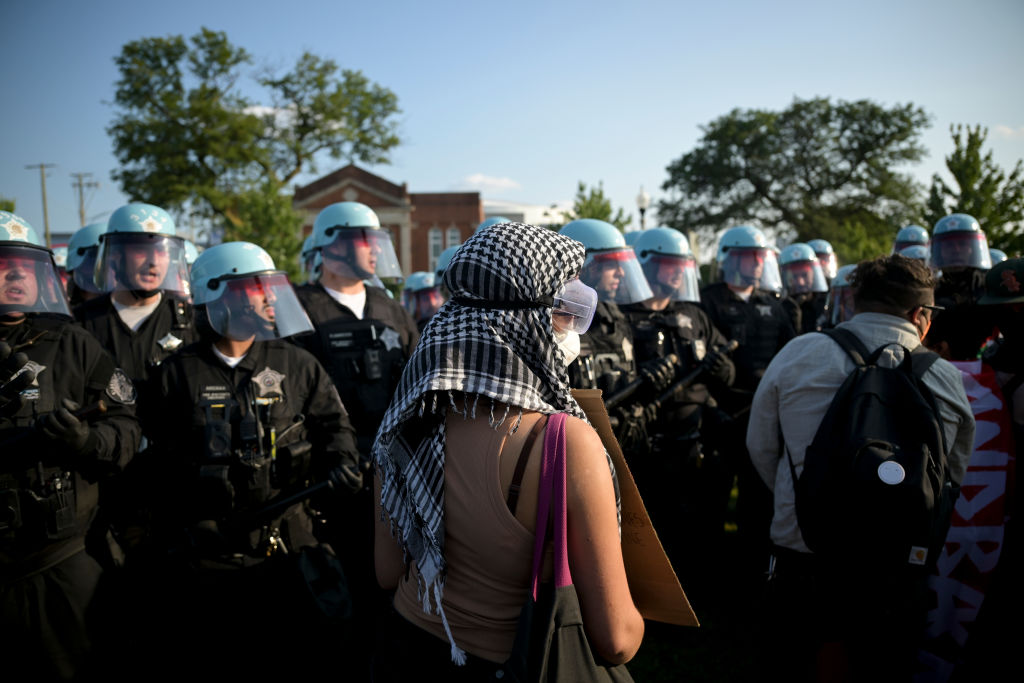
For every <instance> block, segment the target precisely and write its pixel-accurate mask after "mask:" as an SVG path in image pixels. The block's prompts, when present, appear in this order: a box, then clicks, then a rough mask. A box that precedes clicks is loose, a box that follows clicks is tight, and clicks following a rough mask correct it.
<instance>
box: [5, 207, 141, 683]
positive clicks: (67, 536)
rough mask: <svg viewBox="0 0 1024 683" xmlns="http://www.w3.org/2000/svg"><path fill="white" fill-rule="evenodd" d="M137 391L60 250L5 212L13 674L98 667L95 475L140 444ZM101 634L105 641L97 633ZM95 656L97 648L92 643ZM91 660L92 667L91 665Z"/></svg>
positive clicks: (8, 626)
mask: <svg viewBox="0 0 1024 683" xmlns="http://www.w3.org/2000/svg"><path fill="white" fill-rule="evenodd" d="M134 402H135V391H134V388H133V387H132V383H131V381H130V380H129V379H128V377H127V376H126V375H125V373H123V372H122V371H121V370H119V369H118V368H117V367H116V366H115V365H114V361H113V360H112V359H111V358H110V356H109V355H107V353H106V352H105V351H104V350H103V348H102V347H101V346H100V345H99V343H98V342H97V341H96V340H95V339H93V338H92V337H91V336H90V335H89V334H88V333H86V332H85V331H84V330H82V329H81V328H79V327H78V326H76V325H74V324H73V323H72V319H71V312H70V310H69V308H68V304H67V299H66V298H65V294H64V291H63V288H62V287H61V284H60V279H59V277H58V275H57V270H56V266H55V264H54V262H53V258H52V255H51V252H50V251H49V250H48V249H46V247H45V246H44V245H43V243H42V242H41V241H40V240H39V238H38V236H37V235H36V232H35V231H34V230H33V229H32V227H31V226H30V225H29V224H28V223H27V222H26V221H24V220H23V219H21V218H19V217H18V216H15V215H14V214H11V213H8V212H6V211H0V453H2V454H3V455H2V457H0V500H2V503H0V510H2V511H3V512H2V513H0V643H2V645H0V648H2V650H3V652H4V653H5V654H4V657H3V672H4V677H5V679H7V680H12V681H13V680H38V679H57V678H71V677H73V676H76V675H79V676H86V675H89V674H90V673H100V669H99V668H98V666H95V665H98V664H99V663H100V662H101V659H100V658H98V657H97V658H96V659H94V660H91V659H90V653H91V652H92V651H93V648H94V646H95V647H101V646H102V644H103V643H102V636H103V633H104V629H102V628H100V629H99V630H97V629H98V624H97V622H96V621H94V617H99V616H103V617H110V616H111V615H110V612H109V610H108V609H107V608H108V606H109V605H108V604H107V603H105V602H103V600H102V595H103V592H102V591H101V590H100V589H99V587H100V585H101V580H102V578H103V570H102V568H101V567H100V565H99V564H98V563H97V562H96V560H94V559H93V558H92V557H91V556H90V555H89V554H88V553H86V552H85V537H86V531H87V529H88V527H89V525H90V523H91V522H92V520H93V517H94V516H95V514H96V510H97V495H98V483H99V482H100V481H101V480H104V479H106V478H108V477H111V476H114V475H116V474H117V473H118V472H119V471H120V469H121V468H122V467H123V466H124V465H125V463H126V462H128V460H130V459H131V457H132V454H133V453H134V452H135V450H136V449H137V448H138V443H139V427H138V423H137V422H136V419H135V415H134V407H133V404H134ZM97 641H100V642H97ZM93 654H97V655H98V654H99V653H97V652H93ZM90 665H93V666H90Z"/></svg>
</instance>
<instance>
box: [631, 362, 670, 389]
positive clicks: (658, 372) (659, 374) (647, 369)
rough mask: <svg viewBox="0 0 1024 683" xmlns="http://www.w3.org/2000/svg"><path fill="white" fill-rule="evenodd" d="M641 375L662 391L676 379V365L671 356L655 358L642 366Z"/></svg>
mask: <svg viewBox="0 0 1024 683" xmlns="http://www.w3.org/2000/svg"><path fill="white" fill-rule="evenodd" d="M640 375H641V376H642V377H643V378H644V379H646V380H647V381H648V382H650V384H651V387H652V388H653V389H654V391H655V392H659V393H660V392H661V391H662V390H664V389H666V388H667V387H668V385H669V384H670V383H671V382H672V380H673V379H675V376H676V366H675V363H673V362H672V360H671V359H670V358H655V359H653V360H649V361H647V362H646V363H644V364H643V365H642V366H640Z"/></svg>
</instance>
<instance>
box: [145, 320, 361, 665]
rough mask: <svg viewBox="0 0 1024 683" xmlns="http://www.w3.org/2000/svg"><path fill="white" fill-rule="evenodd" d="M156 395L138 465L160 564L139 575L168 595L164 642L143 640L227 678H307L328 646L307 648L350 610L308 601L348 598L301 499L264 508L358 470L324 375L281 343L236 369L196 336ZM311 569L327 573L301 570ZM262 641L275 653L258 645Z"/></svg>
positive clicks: (159, 624) (256, 347) (168, 367)
mask: <svg viewBox="0 0 1024 683" xmlns="http://www.w3.org/2000/svg"><path fill="white" fill-rule="evenodd" d="M157 391H158V400H159V402H160V407H161V411H160V417H159V420H158V421H157V422H156V423H154V424H148V425H145V427H146V430H147V433H148V434H150V435H151V438H152V441H153V444H152V446H151V447H150V448H149V449H148V450H147V451H146V452H145V453H143V454H142V455H140V456H139V460H140V461H145V467H144V469H145V472H146V473H147V475H148V477H147V478H146V481H147V484H146V485H144V487H143V488H144V489H145V490H147V491H151V494H150V497H151V506H150V507H151V510H152V520H153V521H152V524H153V533H152V536H153V542H154V546H153V548H151V550H153V551H155V553H154V554H153V555H150V556H149V558H148V559H151V560H153V559H156V560H157V561H156V562H154V563H153V564H152V565H151V566H149V567H148V569H149V570H150V571H149V574H150V576H157V577H162V580H158V581H157V582H156V585H158V586H159V593H160V595H162V596H163V598H165V600H164V601H162V602H158V604H159V605H161V606H162V607H161V608H160V609H157V610H155V612H152V614H153V615H154V616H155V620H154V622H155V623H153V627H154V630H155V632H157V633H160V634H161V637H160V638H152V637H151V636H147V637H146V642H144V643H142V646H143V647H145V646H146V645H147V644H148V643H155V644H156V647H157V648H159V650H160V652H161V653H162V654H164V655H168V654H173V653H176V652H180V651H187V652H188V653H189V658H190V659H189V661H203V662H205V661H206V660H207V659H210V660H213V661H214V662H215V664H214V666H215V668H216V669H217V670H218V671H220V672H222V673H227V672H233V673H234V674H239V673H241V672H251V673H256V674H260V675H267V674H268V672H270V671H274V672H278V673H280V671H279V669H278V667H281V668H285V669H287V670H288V671H289V672H290V673H293V674H294V673H299V672H301V671H303V670H305V671H307V672H310V671H312V670H314V669H313V667H314V661H316V660H315V657H316V655H326V652H317V651H316V650H317V649H318V648H314V647H312V646H313V643H314V641H319V640H320V639H321V638H326V637H327V636H328V635H329V634H330V633H335V634H336V632H335V631H332V630H331V629H330V628H329V627H330V625H331V623H333V622H334V621H337V622H339V623H340V622H341V621H342V618H343V617H344V616H346V615H345V614H344V608H345V607H346V605H344V604H338V605H335V607H336V608H337V609H335V610H333V611H330V610H328V612H327V613H325V612H324V610H322V609H320V608H321V607H323V606H324V605H325V604H326V603H325V598H323V597H321V598H320V600H319V601H317V602H314V600H313V593H315V592H316V591H318V590H319V591H326V595H327V596H328V597H332V596H333V598H339V597H341V598H345V599H346V600H347V599H349V598H348V597H347V589H344V583H343V574H342V572H341V570H340V563H339V562H338V560H337V559H336V557H335V556H334V555H333V550H328V549H327V548H325V547H323V546H320V544H319V543H318V539H317V537H316V535H315V533H314V532H315V531H317V529H316V528H315V526H314V525H315V521H316V520H315V516H316V512H315V511H314V510H313V509H312V508H311V507H310V504H308V503H306V502H302V501H301V500H300V501H296V502H292V503H291V504H290V505H287V506H286V507H285V509H280V510H279V509H271V510H269V511H268V510H267V507H268V504H269V503H271V502H272V501H277V500H281V499H282V498H287V497H289V496H293V495H297V494H301V493H302V492H303V491H304V490H305V489H306V488H307V487H308V486H309V485H310V483H311V482H314V481H326V480H327V476H328V473H329V472H330V470H332V469H333V468H335V467H337V466H339V465H342V464H349V465H351V466H353V467H355V466H356V465H357V463H358V454H357V452H356V448H355V439H354V432H353V430H352V427H351V424H350V422H349V420H348V414H347V412H346V410H345V407H344V406H343V405H342V403H341V400H340V399H339V397H338V393H337V391H336V389H335V388H334V385H333V384H332V382H331V380H330V377H328V376H327V373H326V372H325V371H324V369H323V367H322V366H321V365H320V364H319V363H318V362H317V361H316V359H315V358H313V356H311V355H310V354H309V353H308V352H306V351H305V350H303V349H300V348H298V347H296V346H295V345H294V344H291V343H290V342H287V341H284V340H271V341H265V342H255V343H254V344H253V345H252V346H251V347H250V349H249V351H248V353H247V354H246V356H245V357H244V358H243V359H242V361H241V362H240V363H239V364H238V365H237V366H235V367H234V368H231V367H229V366H228V365H227V364H226V363H225V362H224V361H223V360H221V359H220V358H219V357H218V356H217V355H216V354H215V353H214V350H213V344H212V340H203V341H200V342H199V343H196V344H193V345H191V346H189V347H186V348H185V349H183V350H181V351H180V352H178V353H177V354H176V355H174V356H173V357H171V358H169V359H168V360H167V361H166V362H165V363H164V364H163V366H162V368H161V371H160V376H159V379H158V389H157ZM322 495H325V496H331V495H339V496H345V495H349V494H348V492H336V493H332V492H327V491H324V492H323V494H322ZM156 553H159V554H156ZM324 563H327V566H321V565H323V564H324ZM317 567H320V568H321V569H325V570H326V571H325V573H323V575H322V576H319V577H316V576H307V577H306V580H304V579H303V577H302V576H301V575H300V571H308V570H309V569H310V568H317ZM147 611H148V610H147ZM264 643H265V644H266V645H267V646H269V647H272V648H273V649H274V656H276V657H278V658H279V659H277V660H273V659H272V658H271V657H269V656H266V655H269V654H271V653H260V652H258V651H254V648H256V649H257V650H258V648H260V647H262V645H261V644H264ZM293 648H297V649H301V650H303V651H305V650H307V649H309V650H311V651H310V652H307V653H305V654H304V655H303V656H302V657H296V656H295V654H297V652H296V651H295V650H293ZM322 665H323V660H320V663H319V664H318V666H322ZM304 667H305V669H304Z"/></svg>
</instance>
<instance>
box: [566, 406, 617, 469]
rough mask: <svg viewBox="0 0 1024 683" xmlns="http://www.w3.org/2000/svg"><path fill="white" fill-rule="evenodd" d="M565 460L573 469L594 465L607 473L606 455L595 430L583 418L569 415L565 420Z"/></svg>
mask: <svg viewBox="0 0 1024 683" xmlns="http://www.w3.org/2000/svg"><path fill="white" fill-rule="evenodd" d="M565 437H566V456H567V462H568V463H569V465H570V467H571V468H572V469H573V470H574V471H577V472H578V471H580V470H581V469H585V468H590V467H595V468H596V470H597V471H598V472H601V473H605V474H607V473H608V457H607V456H606V455H605V452H604V443H602V442H601V437H600V436H599V435H598V433H597V430H595V429H594V428H593V427H592V426H590V425H589V424H588V423H587V422H586V421H585V420H582V419H580V418H578V417H573V416H572V415H569V416H567V417H566V421H565Z"/></svg>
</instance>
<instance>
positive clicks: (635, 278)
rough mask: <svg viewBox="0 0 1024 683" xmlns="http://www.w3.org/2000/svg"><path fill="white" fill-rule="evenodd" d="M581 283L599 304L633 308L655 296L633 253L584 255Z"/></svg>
mask: <svg viewBox="0 0 1024 683" xmlns="http://www.w3.org/2000/svg"><path fill="white" fill-rule="evenodd" d="M580 279H581V280H583V282H584V284H586V285H588V286H589V287H593V288H594V289H595V290H596V291H597V297H598V299H599V300H601V301H611V302H614V303H617V304H632V303H637V302H640V301H644V300H646V299H650V298H651V297H652V296H654V294H653V293H652V292H651V288H650V286H649V285H648V284H647V278H645V277H644V272H643V270H642V269H641V268H640V262H639V261H637V260H636V253H634V252H633V250H632V249H612V250H608V251H595V252H589V253H587V258H586V260H585V261H584V262H583V270H582V271H581V272H580Z"/></svg>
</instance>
